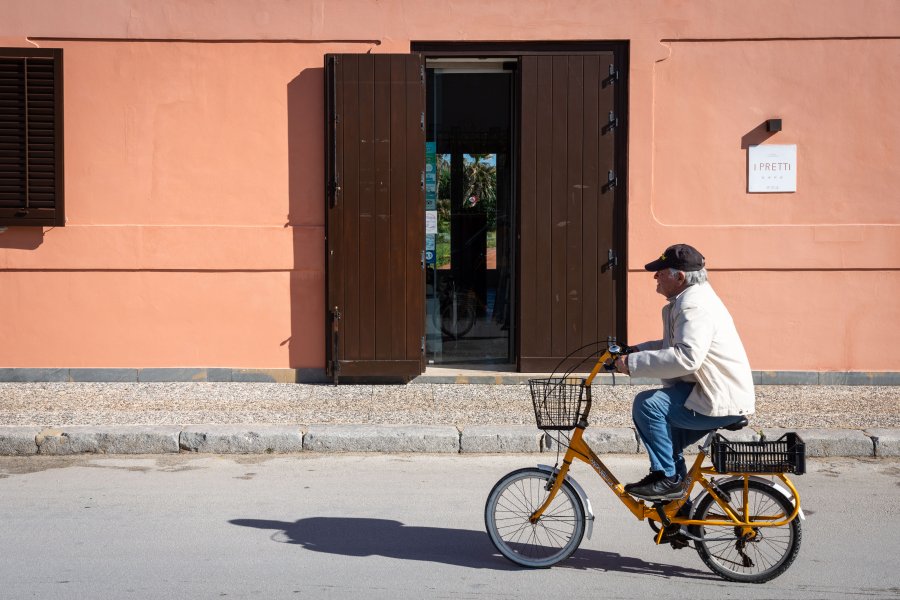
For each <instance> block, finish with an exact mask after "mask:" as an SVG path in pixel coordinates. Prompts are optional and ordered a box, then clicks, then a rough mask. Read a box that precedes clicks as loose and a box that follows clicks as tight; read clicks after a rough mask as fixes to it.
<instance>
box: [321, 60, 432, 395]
mask: <svg viewBox="0 0 900 600" xmlns="http://www.w3.org/2000/svg"><path fill="white" fill-rule="evenodd" d="M326 96H327V97H326V102H327V112H328V114H327V119H326V126H327V135H326V138H327V148H326V181H327V194H326V202H327V205H326V235H327V243H326V246H327V247H326V253H327V267H326V271H327V273H326V279H327V283H326V287H327V308H328V313H329V316H330V319H329V324H328V332H327V335H328V346H327V349H326V353H327V363H328V364H327V368H328V371H329V373H330V374H331V375H332V377H333V378H334V379H335V381H337V379H338V377H365V378H393V379H403V380H409V379H411V378H412V377H415V376H416V375H418V374H420V373H421V372H422V371H423V370H424V347H423V346H424V344H423V340H424V335H425V276H424V273H425V271H424V265H423V260H424V259H423V257H424V249H425V190H424V173H425V130H424V114H425V81H424V62H423V59H422V57H421V55H419V54H412V55H407V54H404V55H391V54H339V55H328V56H327V57H326Z"/></svg>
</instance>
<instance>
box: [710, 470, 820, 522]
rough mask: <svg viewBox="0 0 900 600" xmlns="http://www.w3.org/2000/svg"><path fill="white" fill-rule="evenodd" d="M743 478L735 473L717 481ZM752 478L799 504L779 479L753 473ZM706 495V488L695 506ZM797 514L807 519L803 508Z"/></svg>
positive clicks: (723, 481) (801, 518) (725, 481)
mask: <svg viewBox="0 0 900 600" xmlns="http://www.w3.org/2000/svg"><path fill="white" fill-rule="evenodd" d="M742 479H743V477H740V476H738V475H734V476H732V477H725V478H724V479H717V480H716V483H727V482H729V481H740V480H742ZM750 479H751V480H753V481H758V482H759V483H764V484H766V485H767V486H769V487H772V488H775V491H777V492H781V495H782V496H784V497H785V498H787V499H788V500H790V501H791V504H793V505H794V506H797V499H796V498H794V495H793V494H792V493H791V492H790V490H788V489H787V488H785V487H784V486H783V485H781V484H779V483H778V482H777V481H771V480H769V479H764V478H762V477H758V476H756V475H751V476H750ZM706 495H707V492H706V491H705V490H704V491H703V493H702V494H700V495H698V496H697V498H696V499H695V502H696V504H694V506H697V504H699V501H700V499H701V498H703V496H706ZM797 516H799V517H800V520H801V521H805V520H806V515H804V514H803V509H802V508H801V509H800V512H798V513H797Z"/></svg>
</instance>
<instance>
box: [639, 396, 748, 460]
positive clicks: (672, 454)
mask: <svg viewBox="0 0 900 600" xmlns="http://www.w3.org/2000/svg"><path fill="white" fill-rule="evenodd" d="M693 389H694V384H693V383H690V382H684V381H682V382H679V383H676V384H675V385H672V386H669V387H664V388H662V389H659V390H648V391H646V392H641V393H640V394H638V395H637V396H635V397H634V404H633V405H632V407H631V417H632V419H634V425H635V427H637V431H638V435H639V436H640V437H641V440H642V441H643V442H644V447H646V448H647V454H649V455H650V470H651V471H663V472H664V473H665V474H666V475H668V476H670V477H671V476H672V475H675V474H676V473H677V474H678V475H680V476H681V477H684V476H685V475H687V466H686V465H685V463H684V454H683V450H684V449H685V448H686V447H687V446H689V445H691V444H694V443H696V442H698V441H699V440H700V439H701V438H703V436H705V435H706V434H708V433H709V432H710V431H713V430H715V429H718V428H719V427H724V426H726V425H731V424H732V423H734V422H736V421H737V420H739V419H740V418H741V417H740V415H728V416H724V417H708V416H706V415H701V414H699V413H696V412H694V411H692V410H690V409H688V408H685V407H684V402H685V400H687V398H688V396H689V395H690V394H691V390H693Z"/></svg>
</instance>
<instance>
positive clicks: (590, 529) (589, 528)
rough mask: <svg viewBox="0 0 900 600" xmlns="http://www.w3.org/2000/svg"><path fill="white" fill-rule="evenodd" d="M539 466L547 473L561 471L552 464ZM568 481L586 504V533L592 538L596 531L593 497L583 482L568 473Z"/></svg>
mask: <svg viewBox="0 0 900 600" xmlns="http://www.w3.org/2000/svg"><path fill="white" fill-rule="evenodd" d="M537 468H538V469H540V470H541V471H546V472H547V473H557V472H559V469H555V468H553V467H551V466H550V465H537ZM566 481H568V482H569V483H571V484H572V488H574V489H575V493H576V494H578V498H579V499H580V500H581V504H582V505H584V520H585V521H586V523H585V527H584V535H586V536H587V539H591V534H592V533H594V509H593V508H592V507H591V499H590V498H588V496H587V494H586V493H585V491H584V488H583V487H581V484H580V483H578V482H577V481H575V480H574V479H572V478H571V477H570V476H569V475H566Z"/></svg>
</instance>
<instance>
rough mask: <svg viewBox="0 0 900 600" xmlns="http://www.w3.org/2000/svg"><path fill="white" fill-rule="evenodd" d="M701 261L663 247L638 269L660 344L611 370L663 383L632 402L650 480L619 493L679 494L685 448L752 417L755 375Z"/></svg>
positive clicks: (689, 251) (692, 253) (634, 352)
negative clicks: (652, 302) (650, 276)
mask: <svg viewBox="0 0 900 600" xmlns="http://www.w3.org/2000/svg"><path fill="white" fill-rule="evenodd" d="M705 267H706V260H705V259H704V257H703V255H702V254H700V253H699V252H698V251H697V250H696V249H695V248H693V247H692V246H689V245H687V244H676V245H674V246H669V247H668V248H666V251H665V252H664V253H663V254H662V256H660V257H659V258H658V259H656V260H654V261H653V262H651V263H648V264H647V265H646V266H645V267H644V268H645V269H646V270H647V271H652V272H655V275H654V279H656V291H657V292H658V293H660V294H662V295H663V296H665V297H666V298H667V300H668V304H666V306H665V307H663V310H662V318H663V337H662V339H661V340H656V341H651V342H644V343H642V344H638V345H637V346H636V347H634V348H629V350H630V351H629V353H628V354H627V355H623V356H621V357H619V358H618V359H617V360H616V363H615V366H616V370H617V371H618V372H620V373H625V374H628V375H631V376H634V377H652V378H660V379H662V380H663V386H664V387H663V388H662V389H658V390H648V391H645V392H641V393H639V394H638V395H637V396H635V399H634V404H633V406H632V418H633V419H634V424H635V426H636V428H637V431H638V435H639V436H640V438H641V440H642V441H643V443H644V446H645V447H646V448H647V454H649V456H650V474H649V475H647V476H646V477H644V478H643V479H641V480H640V481H638V482H636V483H630V484H628V485H626V486H625V491H626V492H628V493H629V494H631V495H633V496H635V497H638V498H644V499H647V500H674V499H677V498H680V497H681V496H682V495H683V493H684V490H683V486H682V484H683V483H684V478H685V476H686V474H687V467H686V465H685V462H684V455H683V449H684V448H685V447H687V446H688V445H690V444H693V443H696V442H697V441H698V440H700V439H701V438H702V437H703V436H705V435H706V434H707V433H709V432H710V431H712V430H714V429H717V428H719V427H725V426H727V425H731V424H732V423H735V422H736V421H739V420H740V419H741V418H743V416H744V415H749V414H752V413H753V412H754V410H755V395H754V391H753V375H752V372H751V370H750V363H749V361H748V360H747V354H746V352H745V351H744V346H743V344H742V343H741V339H740V337H739V336H738V333H737V329H736V328H735V326H734V321H733V320H732V318H731V315H730V314H729V313H728V309H726V308H725V305H724V304H723V303H722V301H721V300H720V299H719V297H718V296H717V295H716V293H715V292H714V291H713V289H712V286H710V285H709V283H708V282H707V273H706V268H705Z"/></svg>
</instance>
